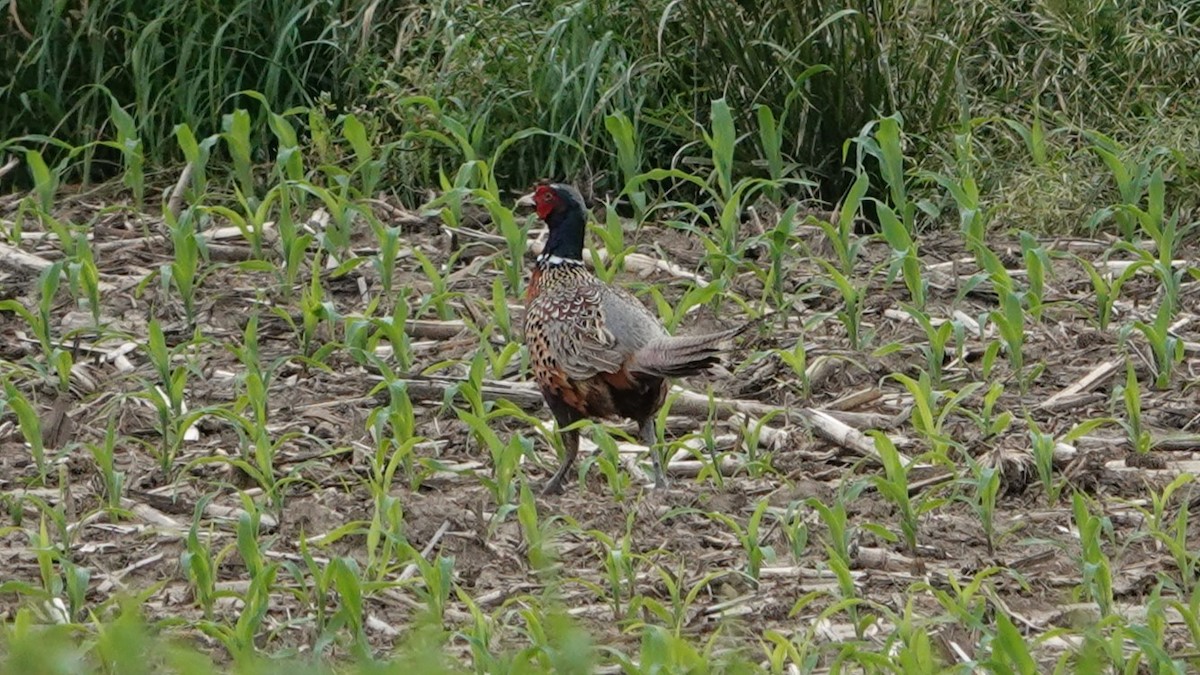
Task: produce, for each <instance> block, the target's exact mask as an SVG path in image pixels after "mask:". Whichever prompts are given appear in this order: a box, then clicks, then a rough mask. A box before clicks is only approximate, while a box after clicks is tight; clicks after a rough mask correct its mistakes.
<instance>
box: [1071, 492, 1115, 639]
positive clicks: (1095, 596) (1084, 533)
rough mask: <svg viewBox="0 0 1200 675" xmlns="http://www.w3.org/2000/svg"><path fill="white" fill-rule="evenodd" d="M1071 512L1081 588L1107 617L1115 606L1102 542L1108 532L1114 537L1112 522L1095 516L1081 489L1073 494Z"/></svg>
mask: <svg viewBox="0 0 1200 675" xmlns="http://www.w3.org/2000/svg"><path fill="white" fill-rule="evenodd" d="M1071 512H1072V514H1073V515H1074V521H1075V528H1076V530H1077V531H1078V532H1079V544H1080V549H1081V550H1080V560H1079V562H1080V567H1081V568H1082V569H1081V572H1082V575H1081V577H1082V587H1083V588H1082V590H1083V592H1084V595H1085V597H1087V598H1089V599H1090V600H1092V601H1093V602H1095V603H1096V604H1097V605H1099V607H1100V616H1101V617H1107V616H1108V615H1109V614H1110V613H1111V612H1112V607H1113V579H1112V565H1111V563H1110V562H1109V559H1108V556H1107V555H1105V553H1104V550H1103V548H1102V547H1101V544H1102V543H1103V542H1104V539H1105V535H1107V537H1108V538H1109V539H1111V538H1112V534H1113V531H1112V522H1111V521H1110V520H1109V519H1108V518H1107V517H1101V516H1095V515H1092V512H1091V510H1090V509H1089V508H1088V503H1087V498H1086V497H1085V496H1084V495H1083V494H1082V493H1079V492H1076V493H1074V494H1073V495H1072V496H1071Z"/></svg>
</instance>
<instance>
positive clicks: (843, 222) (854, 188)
mask: <svg viewBox="0 0 1200 675" xmlns="http://www.w3.org/2000/svg"><path fill="white" fill-rule="evenodd" d="M870 187H871V179H870V177H869V176H868V174H867V173H866V172H864V171H859V172H858V177H857V178H855V179H854V183H853V184H852V185H851V186H850V190H849V191H848V192H847V193H846V197H845V199H843V200H842V206H841V209H839V210H838V213H837V219H836V221H835V222H833V223H830V222H826V221H824V220H816V219H812V218H811V216H810V219H811V220H814V221H815V222H816V224H817V226H818V227H820V228H821V230H822V231H823V232H824V233H825V238H826V239H827V240H828V241H829V244H830V245H831V246H832V247H833V252H834V253H835V254H836V255H837V263H838V271H839V272H840V273H841V274H842V275H843V276H845V277H851V276H853V275H854V266H855V264H857V262H858V257H859V255H860V254H861V252H862V247H863V246H864V245H865V244H866V242H867V239H863V238H859V237H857V236H856V235H855V234H854V219H855V218H856V217H857V216H858V212H859V208H860V207H861V206H862V201H863V198H864V197H865V196H866V194H867V190H868V189H869V188H870Z"/></svg>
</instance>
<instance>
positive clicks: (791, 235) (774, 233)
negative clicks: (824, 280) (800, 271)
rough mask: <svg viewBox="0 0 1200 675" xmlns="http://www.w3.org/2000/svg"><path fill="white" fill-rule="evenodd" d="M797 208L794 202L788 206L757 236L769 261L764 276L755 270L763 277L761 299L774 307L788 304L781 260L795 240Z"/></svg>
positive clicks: (785, 275)
mask: <svg viewBox="0 0 1200 675" xmlns="http://www.w3.org/2000/svg"><path fill="white" fill-rule="evenodd" d="M797 208H798V205H797V204H795V203H793V204H792V205H791V206H789V207H788V208H787V210H785V211H784V212H783V213H782V214H781V215H780V216H779V222H777V223H775V227H773V228H771V229H770V230H768V231H767V232H765V233H764V234H763V235H762V236H761V237H759V240H761V241H762V242H763V243H765V244H766V248H767V260H768V261H769V263H770V264H769V265H768V267H767V269H766V270H765V272H766V274H765V278H764V277H763V274H762V272H761V271H757V270H756V274H757V275H758V276H759V278H762V279H763V288H764V291H765V293H766V296H767V297H764V298H763V300H764V301H765V300H768V299H769V300H770V301H771V302H772V303H773V304H774V305H775V306H776V307H780V308H784V307H786V306H787V304H788V301H787V298H786V296H785V294H784V290H783V283H784V281H785V279H786V277H787V272H786V270H785V269H784V266H783V261H784V259H785V258H786V257H787V256H788V254H789V253H791V251H792V246H793V245H794V244H795V243H796V241H797V237H796V235H795V232H794V230H795V225H796V209H797ZM783 314H784V320H785V321H786V320H787V317H788V312H784V313H783Z"/></svg>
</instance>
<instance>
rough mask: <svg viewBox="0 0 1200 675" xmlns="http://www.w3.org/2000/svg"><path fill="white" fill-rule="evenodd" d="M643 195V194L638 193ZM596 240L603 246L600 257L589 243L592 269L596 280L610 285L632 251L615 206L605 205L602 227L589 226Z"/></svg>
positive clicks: (596, 225) (632, 248) (623, 267)
mask: <svg viewBox="0 0 1200 675" xmlns="http://www.w3.org/2000/svg"><path fill="white" fill-rule="evenodd" d="M639 194H644V193H639ZM590 229H591V231H592V233H593V234H595V235H596V239H597V240H599V241H600V243H601V244H603V245H604V254H603V255H601V254H600V252H599V251H598V250H596V249H595V248H594V247H593V246H592V245H591V244H590V243H589V244H588V250H589V251H590V253H591V257H592V268H593V270H594V271H595V274H596V276H597V277H598V278H600V279H601V280H602V281H604V282H606V283H612V282H613V281H614V280H615V279H616V276H617V274H618V273H620V272H621V271H622V270H623V269H625V258H626V257H627V256H628V255H629V254H630V253H632V252H633V251H634V247H633V246H632V245H627V244H626V243H625V226H624V224H622V222H621V217H620V216H618V215H617V210H616V207H615V205H613V204H607V205H606V208H605V211H604V226H603V227H600V226H599V225H598V224H594V225H592V226H591V228H590Z"/></svg>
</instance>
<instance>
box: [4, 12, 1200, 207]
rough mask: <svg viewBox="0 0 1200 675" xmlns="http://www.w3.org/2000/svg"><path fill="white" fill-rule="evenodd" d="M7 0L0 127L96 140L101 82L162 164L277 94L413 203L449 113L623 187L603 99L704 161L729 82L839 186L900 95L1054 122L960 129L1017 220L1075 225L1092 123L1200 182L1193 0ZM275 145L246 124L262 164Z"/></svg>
mask: <svg viewBox="0 0 1200 675" xmlns="http://www.w3.org/2000/svg"><path fill="white" fill-rule="evenodd" d="M12 2H16V6H15V7H9V8H8V11H7V12H5V14H6V18H5V20H4V21H3V23H0V31H2V33H0V37H2V38H3V39H2V40H0V68H2V69H3V72H10V73H12V74H13V77H12V78H11V79H8V80H7V81H6V82H4V83H3V84H0V110H4V111H5V114H4V115H2V116H0V138H10V139H11V138H18V137H22V136H29V135H44V136H52V137H55V138H57V139H60V140H62V141H65V142H66V143H67V144H69V145H70V146H73V147H80V146H87V145H88V144H89V143H91V142H92V141H95V140H96V139H97V138H99V137H104V136H106V135H111V133H112V129H111V125H112V122H111V115H110V105H111V100H110V95H111V97H112V99H115V100H116V101H117V102H118V103H119V104H120V105H121V106H122V107H123V108H124V109H125V110H126V111H128V112H129V114H130V115H132V117H133V120H134V122H135V124H136V126H137V128H138V129H139V130H140V138H141V140H142V142H143V144H144V152H145V155H146V157H147V161H148V163H149V164H150V165H151V166H153V167H166V166H170V165H172V164H176V163H178V162H179V161H180V160H181V157H180V156H179V152H178V149H177V145H176V144H175V142H174V139H173V133H172V131H173V128H174V126H175V125H176V124H179V123H186V124H188V125H189V126H190V127H191V128H192V129H193V130H194V131H195V132H196V133H197V135H198V136H201V137H203V136H204V135H207V134H209V133H216V132H218V131H220V129H219V128H216V126H217V124H218V123H219V120H221V115H222V114H223V113H228V112H230V111H232V110H233V109H235V108H236V107H239V106H240V107H246V106H247V105H248V101H247V100H246V99H245V97H244V96H239V92H242V91H245V90H253V91H257V92H260V93H261V94H262V95H263V96H264V97H265V103H266V104H267V106H268V107H269V108H270V109H272V110H275V111H284V110H287V109H289V108H291V107H293V106H314V107H317V108H319V109H325V110H326V111H327V112H329V113H330V114H334V115H336V114H339V113H344V112H357V113H358V114H359V116H360V117H366V118H368V119H369V120H370V122H369V128H370V130H371V133H372V134H373V135H374V137H375V138H376V140H378V141H379V142H381V143H386V142H392V143H395V144H396V145H397V149H398V150H399V151H398V152H395V153H392V154H391V155H390V162H389V164H388V167H387V171H386V182H385V183H384V184H385V185H386V186H387V187H388V188H389V189H391V190H394V191H396V192H398V193H399V194H401V195H405V196H409V197H411V196H412V195H414V194H416V193H417V192H418V191H420V190H421V189H423V188H426V187H429V186H430V185H433V184H435V183H436V182H437V175H438V171H439V169H444V168H446V167H451V166H457V163H458V161H459V160H460V159H461V156H460V152H461V148H457V147H448V146H447V145H445V144H443V143H439V142H438V141H437V140H434V139H431V138H430V137H429V136H427V135H422V134H421V133H420V132H421V131H423V130H429V129H431V128H435V127H437V126H438V121H439V114H440V115H445V116H448V117H450V118H453V119H454V120H455V121H457V122H459V123H461V125H462V126H463V127H465V129H467V130H469V131H471V132H472V134H471V138H472V139H473V140H472V142H471V144H472V145H473V147H474V150H475V151H476V152H477V153H478V155H480V156H487V155H489V154H490V153H491V152H492V151H494V150H495V149H496V147H497V146H499V145H500V144H501V143H502V142H503V141H504V140H505V139H509V138H511V137H512V136H513V135H514V134H516V133H518V132H520V131H522V130H525V129H528V128H531V127H536V128H540V129H542V130H545V131H547V132H550V134H552V135H539V136H534V137H530V138H527V139H524V140H523V141H522V142H520V143H518V144H516V146H515V147H513V148H512V149H511V150H510V151H509V152H508V153H507V154H506V156H505V161H504V164H503V166H502V167H496V170H497V176H498V179H499V180H500V181H501V184H502V187H510V188H516V189H519V188H523V187H526V186H527V185H528V184H530V183H531V182H532V181H534V180H537V179H539V178H544V177H555V178H563V179H571V180H578V181H581V182H584V183H586V184H588V185H591V186H593V187H594V189H595V190H596V191H597V192H599V193H603V192H606V191H613V192H616V191H619V190H620V189H621V187H622V182H621V170H620V167H619V162H618V159H617V157H616V152H615V147H614V143H613V141H612V136H611V134H610V131H609V129H608V128H607V127H606V120H607V119H608V116H609V115H611V114H613V113H622V114H624V115H625V116H627V117H628V118H629V120H630V123H631V125H632V132H633V134H634V139H635V146H636V149H637V158H636V160H637V162H638V163H639V164H640V167H641V168H643V169H644V168H648V167H665V166H678V165H681V164H682V165H686V164H688V163H695V162H702V161H705V160H704V158H705V156H706V155H707V152H706V151H705V149H704V146H703V143H702V142H701V141H702V129H704V128H706V127H707V125H708V122H709V119H708V116H709V102H710V101H711V100H713V99H716V98H720V97H725V98H726V99H728V100H729V102H730V106H731V108H732V110H733V111H734V112H735V115H736V117H737V119H736V122H737V128H738V129H739V130H743V133H746V132H747V131H749V130H754V129H758V128H759V117H758V115H759V114H760V113H759V108H758V107H759V106H765V107H766V109H768V110H770V111H771V113H772V114H773V117H774V118H775V120H776V126H777V129H778V134H779V140H780V142H779V150H780V155H781V156H782V161H783V162H784V165H785V166H786V167H787V168H789V169H791V170H792V171H790V173H793V174H796V175H803V176H804V177H806V178H810V179H816V180H818V188H817V192H818V194H819V196H821V197H824V198H825V199H826V200H829V201H835V200H837V199H839V198H841V197H842V195H843V194H844V191H845V189H846V187H847V185H848V183H849V179H848V178H847V176H849V175H850V173H849V172H847V171H845V169H846V168H847V165H848V164H849V165H851V168H853V167H852V165H853V161H852V158H845V157H844V156H843V144H844V142H845V140H846V139H847V138H850V137H853V136H855V135H856V134H857V133H858V132H859V130H860V129H862V127H863V126H864V125H865V124H867V123H868V122H869V121H870V120H872V119H875V118H877V117H881V116H885V115H889V114H892V113H895V112H900V113H901V114H902V115H903V121H904V128H905V131H906V133H907V137H908V139H909V142H912V143H916V144H920V145H921V146H922V147H925V148H928V149H936V148H938V147H945V146H946V145H948V143H946V142H945V141H946V140H947V139H948V138H949V137H950V136H951V135H952V134H954V133H955V130H959V131H961V129H962V125H963V124H964V123H965V121H966V120H970V119H972V118H988V117H990V116H1002V117H1004V118H1011V119H1012V120H1015V121H1019V122H1020V123H1022V124H1023V125H1024V126H1026V127H1030V126H1031V125H1032V124H1033V123H1034V120H1035V119H1038V120H1039V122H1040V123H1041V124H1044V125H1046V126H1047V130H1048V132H1049V135H1053V134H1055V133H1059V134H1060V135H1061V138H1060V140H1061V141H1062V144H1061V146H1060V153H1061V157H1058V159H1059V160H1061V161H1060V162H1059V163H1058V165H1055V166H1045V162H1033V161H1031V158H1030V157H1029V156H1028V153H1026V152H1024V150H1025V148H1024V147H1023V145H1022V144H1021V142H1020V139H1019V138H1017V137H1016V136H1015V135H1013V134H1008V133H997V134H992V135H990V136H989V135H986V134H985V135H982V136H981V137H980V138H977V139H976V142H978V143H979V144H980V146H981V147H980V148H979V149H978V150H977V152H979V153H981V154H984V155H986V159H988V160H992V161H988V162H986V163H985V164H986V167H987V169H986V171H985V173H984V174H983V175H982V176H981V179H982V180H983V181H985V182H987V181H992V182H994V183H998V184H1003V185H1013V186H1014V187H1015V188H1018V189H1019V186H1021V185H1024V184H1026V183H1028V182H1029V181H1030V180H1033V181H1039V182H1045V179H1046V178H1047V176H1046V175H1043V174H1048V175H1049V176H1051V177H1053V176H1058V180H1056V181H1055V182H1056V183H1057V184H1059V188H1060V189H1061V191H1062V193H1063V197H1064V199H1063V200H1061V204H1060V206H1061V208H1060V209H1058V210H1055V211H1054V212H1051V213H1042V212H1036V213H1032V214H1024V215H1027V216H1028V217H1030V218H1033V219H1035V220H1037V221H1041V222H1042V223H1043V224H1044V225H1045V226H1055V227H1060V226H1065V227H1068V228H1070V227H1072V226H1078V225H1079V223H1075V222H1073V221H1072V220H1071V219H1072V218H1074V217H1076V216H1077V215H1078V214H1076V213H1074V212H1073V208H1072V207H1073V205H1075V204H1078V203H1081V202H1086V201H1088V200H1089V199H1090V198H1091V197H1092V196H1094V195H1093V193H1094V189H1093V188H1095V189H1099V187H1097V186H1096V180H1095V179H1093V178H1091V176H1090V175H1089V174H1090V173H1095V172H1096V170H1098V169H1099V168H1101V167H1100V165H1099V164H1098V163H1097V162H1094V161H1093V160H1094V157H1091V156H1085V157H1083V158H1080V157H1079V156H1077V155H1078V153H1077V151H1078V150H1079V145H1078V143H1076V142H1075V141H1077V140H1078V139H1079V138H1080V136H1081V135H1082V133H1083V132H1084V131H1086V130H1090V129H1104V130H1105V131H1106V134H1107V135H1108V136H1110V137H1112V138H1113V139H1114V140H1115V141H1117V142H1118V143H1120V144H1121V145H1122V146H1125V145H1135V146H1139V145H1140V146H1146V147H1151V146H1155V145H1162V146H1165V147H1168V148H1171V149H1172V150H1174V153H1175V157H1174V161H1175V167H1176V168H1177V170H1178V171H1179V174H1178V177H1179V178H1181V179H1184V183H1185V184H1191V183H1192V182H1194V179H1195V173H1194V171H1195V170H1194V167H1195V165H1196V159H1197V157H1196V155H1197V151H1196V150H1195V144H1194V143H1190V142H1186V141H1187V139H1189V138H1194V136H1195V133H1196V131H1197V130H1198V129H1197V126H1198V123H1197V122H1196V121H1195V120H1196V119H1197V115H1196V112H1197V107H1198V104H1197V100H1196V98H1197V94H1196V92H1197V91H1200V88H1198V87H1197V84H1198V77H1200V76H1198V75H1197V73H1200V68H1198V67H1197V54H1200V30H1197V28H1198V27H1200V2H1194V1H1192V2H1176V1H1174V0H1146V1H1144V2H1139V3H1134V5H1132V6H1130V7H1125V6H1124V3H1116V2H1113V1H1112V0H1057V1H1054V2H1021V3H1012V2H1005V1H1002V0H969V1H967V2H945V1H939V0H847V1H845V2H832V1H829V0H823V1H821V2H805V3H795V2H790V1H788V0H762V1H757V2H745V1H743V2H707V1H704V0H670V1H668V0H598V1H579V2H554V3H519V4H511V5H505V4H504V3H480V2H468V1H465V0H442V1H440V2H419V3H411V4H408V5H405V6H404V7H403V8H401V9H399V10H397V9H395V8H393V7H390V6H387V5H386V4H385V3H380V2H378V1H377V0H340V1H328V0H310V1H308V2H303V1H298V0H271V1H268V2H251V1H250V0H210V1H203V2H202V1H200V0H186V1H183V2H167V1H165V0H159V1H147V2H141V1H137V2H135V1H134V0H125V1H122V2H105V3H102V2H93V3H87V2H84V3H75V2H60V1H58V0H42V1H40V2H39V1H36V0H20V1H18V0H12ZM414 97H428V99H431V100H432V101H436V102H437V103H438V105H439V106H440V108H441V110H440V111H439V114H431V111H430V110H429V108H428V106H426V105H422V104H421V103H419V101H420V100H421V99H419V98H414ZM259 124H260V125H265V123H263V122H261V121H260V122H259ZM268 138H269V134H267V133H266V131H265V130H264V129H258V134H257V135H256V136H255V139H256V142H257V144H256V152H257V153H258V154H257V155H256V157H257V158H258V159H259V160H262V159H265V158H266V157H268V156H269V154H268V147H267V146H268V145H269V142H268ZM572 140H573V141H576V142H577V143H578V144H579V145H578V146H575V145H573V144H571V143H570V142H569V141H572ZM114 155H115V153H114V151H112V150H111V149H106V148H103V147H98V146H94V145H93V146H90V147H87V148H86V149H85V150H84V151H82V152H80V153H78V155H77V158H76V161H77V162H78V166H79V168H80V171H79V176H80V177H92V178H98V177H103V176H106V175H112V174H114V173H115V172H116V169H117V167H116V164H115V163H116V158H115V156H114ZM737 159H738V161H739V162H740V163H741V164H743V165H745V166H746V167H747V168H749V169H751V170H754V171H757V172H758V173H767V169H766V167H767V165H768V164H769V162H770V160H771V152H770V149H769V148H767V147H766V144H764V143H752V142H748V143H741V144H739V146H738V158H737ZM1053 160H1055V157H1053V156H1052V157H1051V158H1050V161H1053ZM946 161H947V163H952V162H953V161H954V159H953V157H948V158H947V160H946ZM1038 164H1042V166H1040V167H1039V166H1038ZM1064 171H1065V172H1066V173H1065V176H1066V178H1065V179H1064V178H1063V176H1064V173H1063V172H1064ZM1181 187H1182V185H1181ZM1184 192H1185V191H1183V192H1181V194H1183V193H1184ZM1026 206H1028V207H1030V208H1033V209H1034V210H1035V211H1041V210H1044V209H1045V207H1037V206H1036V205H1026Z"/></svg>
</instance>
